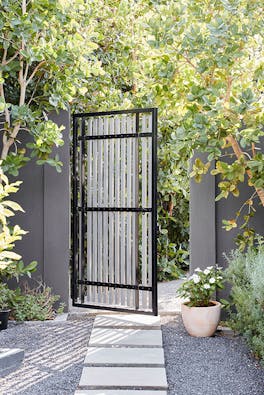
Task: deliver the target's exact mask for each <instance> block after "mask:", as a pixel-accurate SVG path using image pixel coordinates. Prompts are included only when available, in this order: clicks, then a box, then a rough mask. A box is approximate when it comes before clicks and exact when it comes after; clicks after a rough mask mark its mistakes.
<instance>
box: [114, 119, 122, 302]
mask: <svg viewBox="0 0 264 395" xmlns="http://www.w3.org/2000/svg"><path fill="white" fill-rule="evenodd" d="M114 122H115V134H116V135H118V134H120V117H117V118H115V120H114ZM120 166H122V164H121V161H120V139H119V138H117V139H116V141H115V198H116V201H115V204H116V206H117V207H120ZM121 215H122V213H121ZM119 250H120V213H119V212H116V213H115V283H119V282H120V256H119V253H120V251H119ZM115 304H116V305H120V289H119V288H116V289H115Z"/></svg>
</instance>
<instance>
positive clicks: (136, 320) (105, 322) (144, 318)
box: [94, 314, 160, 328]
mask: <svg viewBox="0 0 264 395" xmlns="http://www.w3.org/2000/svg"><path fill="white" fill-rule="evenodd" d="M98 326H99V327H102V326H103V327H105V326H107V327H137V326H140V327H141V326H152V327H158V328H159V327H160V317H154V316H151V315H138V314H122V315H121V314H118V315H114V314H109V315H99V316H97V317H96V318H95V321H94V328H96V327H98Z"/></svg>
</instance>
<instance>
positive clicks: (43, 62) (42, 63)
mask: <svg viewBox="0 0 264 395" xmlns="http://www.w3.org/2000/svg"><path fill="white" fill-rule="evenodd" d="M45 63H46V60H42V62H40V63H39V64H38V65H37V66H36V67H35V69H34V70H33V72H32V73H31V75H30V77H29V78H28V80H27V81H26V85H28V84H29V83H30V82H31V81H32V79H33V78H34V75H35V74H36V73H37V71H38V70H39V69H40V68H41V67H42V66H43V65H44V64H45Z"/></svg>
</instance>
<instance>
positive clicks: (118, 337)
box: [89, 328, 162, 347]
mask: <svg viewBox="0 0 264 395" xmlns="http://www.w3.org/2000/svg"><path fill="white" fill-rule="evenodd" d="M89 346H127V347H129V346H131V347H135V346H139V347H162V334H161V331H160V330H151V329H148V330H144V329H143V330H142V329H112V328H94V329H93V330H92V334H91V337H90V341H89Z"/></svg>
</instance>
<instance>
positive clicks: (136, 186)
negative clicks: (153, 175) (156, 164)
mask: <svg viewBox="0 0 264 395" xmlns="http://www.w3.org/2000/svg"><path fill="white" fill-rule="evenodd" d="M135 131H136V133H137V134H138V135H139V114H138V113H137V114H136V116H135ZM138 140H139V137H136V139H135V150H134V160H135V166H134V173H135V174H134V194H135V196H134V199H135V207H137V208H138V207H139V141H138ZM134 225H135V228H134V237H135V240H134V257H135V258H134V259H135V268H134V271H135V285H139V283H140V277H141V276H140V268H139V248H138V247H139V213H135V224H134ZM139 304H140V291H139V289H137V290H135V309H136V310H137V309H139Z"/></svg>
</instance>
